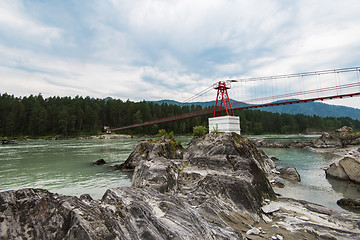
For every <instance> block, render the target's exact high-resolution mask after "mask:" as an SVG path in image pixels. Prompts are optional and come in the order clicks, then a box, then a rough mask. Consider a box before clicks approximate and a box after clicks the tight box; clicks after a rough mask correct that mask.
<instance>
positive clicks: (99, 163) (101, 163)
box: [94, 159, 106, 165]
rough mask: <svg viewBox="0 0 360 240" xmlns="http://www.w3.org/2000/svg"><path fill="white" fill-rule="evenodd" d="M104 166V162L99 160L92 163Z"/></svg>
mask: <svg viewBox="0 0 360 240" xmlns="http://www.w3.org/2000/svg"><path fill="white" fill-rule="evenodd" d="M104 164H106V161H105V160H104V159H99V160H96V162H94V165H104Z"/></svg>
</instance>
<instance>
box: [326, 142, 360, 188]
mask: <svg viewBox="0 0 360 240" xmlns="http://www.w3.org/2000/svg"><path fill="white" fill-rule="evenodd" d="M325 172H326V176H327V177H333V178H337V179H340V180H350V181H352V182H354V183H360V148H359V149H356V150H353V151H351V152H349V153H348V154H347V155H345V157H344V158H342V159H341V160H340V161H338V162H334V163H332V164H331V165H330V166H329V168H327V169H326V170H325Z"/></svg>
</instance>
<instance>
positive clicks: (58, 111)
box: [0, 93, 360, 137]
mask: <svg viewBox="0 0 360 240" xmlns="http://www.w3.org/2000/svg"><path fill="white" fill-rule="evenodd" d="M200 109H201V106H194V105H192V106H180V105H173V104H167V103H163V104H161V105H159V104H156V103H153V102H146V101H141V102H132V101H129V100H127V101H122V100H119V99H111V98H107V99H95V98H90V97H85V98H83V97H79V96H76V97H75V98H71V97H49V98H45V99H44V98H43V97H42V95H41V94H39V95H36V96H34V95H30V96H27V97H14V96H13V95H9V94H7V93H4V94H1V96H0V136H1V137H24V136H29V137H47V136H55V135H60V136H63V137H76V136H88V135H94V134H99V133H100V132H101V131H102V130H103V126H104V125H109V126H110V127H111V128H115V127H120V126H127V125H131V124H135V123H141V122H145V121H149V120H153V119H159V118H164V117H168V116H172V115H178V114H182V113H187V112H191V111H195V110H200ZM235 115H237V116H240V122H241V132H242V133H243V134H292V133H306V132H319V131H329V130H335V129H337V128H340V127H342V126H345V125H346V126H350V127H352V128H354V129H355V130H360V121H358V120H354V119H351V118H347V117H346V118H332V117H327V118H321V117H318V116H305V115H301V114H297V115H290V114H279V113H270V112H265V111H260V110H236V111H235ZM208 117H209V116H202V117H195V118H190V119H185V120H179V121H174V122H168V123H162V124H158V125H157V124H155V125H151V126H146V127H139V128H134V129H128V130H123V131H119V133H124V134H138V135H154V134H157V133H158V131H159V129H166V130H167V131H168V132H170V131H173V132H174V134H178V135H181V134H191V133H192V131H193V127H194V126H199V125H203V126H207V123H208V120H207V119H208Z"/></svg>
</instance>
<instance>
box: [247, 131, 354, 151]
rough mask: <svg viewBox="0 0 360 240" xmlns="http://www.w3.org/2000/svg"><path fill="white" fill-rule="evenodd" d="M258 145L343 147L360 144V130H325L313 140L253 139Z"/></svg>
mask: <svg viewBox="0 0 360 240" xmlns="http://www.w3.org/2000/svg"><path fill="white" fill-rule="evenodd" d="M253 141H254V143H255V145H256V146H257V147H265V148H308V147H313V148H341V147H346V146H349V145H359V144H360V132H355V131H354V130H353V129H352V128H351V127H347V126H345V127H342V128H339V129H337V130H336V131H335V132H334V133H329V132H324V133H322V135H321V136H320V137H319V138H317V139H314V140H313V141H311V142H309V141H290V142H277V141H267V140H265V139H254V140H253Z"/></svg>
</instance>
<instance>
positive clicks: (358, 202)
mask: <svg viewBox="0 0 360 240" xmlns="http://www.w3.org/2000/svg"><path fill="white" fill-rule="evenodd" d="M336 203H337V204H338V205H339V206H340V207H343V208H346V209H349V208H350V209H352V210H357V211H360V199H351V198H341V199H339V200H338V201H337V202H336Z"/></svg>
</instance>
